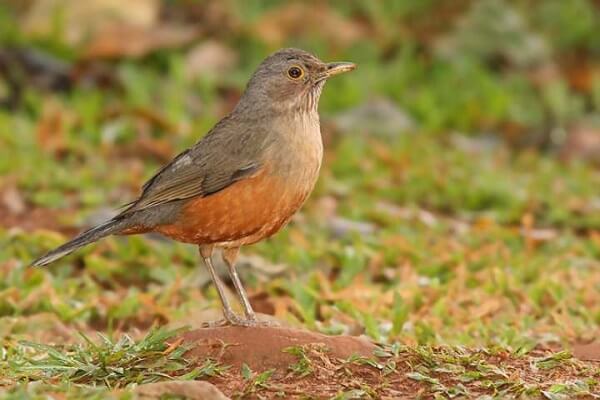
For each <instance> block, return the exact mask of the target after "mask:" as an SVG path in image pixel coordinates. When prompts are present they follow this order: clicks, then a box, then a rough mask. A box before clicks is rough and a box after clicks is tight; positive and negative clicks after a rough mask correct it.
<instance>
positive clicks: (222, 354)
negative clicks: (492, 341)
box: [179, 326, 600, 399]
mask: <svg viewBox="0 0 600 400" xmlns="http://www.w3.org/2000/svg"><path fill="white" fill-rule="evenodd" d="M181 339H183V341H184V342H185V343H187V345H189V346H192V349H191V350H190V351H189V352H188V355H187V356H192V357H197V365H198V366H199V367H201V366H202V365H205V363H206V362H207V359H211V360H213V361H214V362H216V363H217V364H216V365H218V367H219V368H220V371H221V372H219V373H216V374H213V375H210V374H209V378H208V381H209V382H210V383H212V384H214V385H215V386H216V387H218V388H219V389H220V390H221V391H222V392H223V393H225V395H227V396H230V397H231V398H245V399H246V398H250V399H254V398H260V399H270V398H286V399H299V398H331V397H333V396H344V397H340V398H372V399H399V398H416V397H419V398H423V399H433V398H438V397H440V396H441V397H443V398H446V397H456V396H459V397H463V398H474V397H477V396H480V395H484V394H487V395H492V396H500V397H503V396H505V397H506V398H508V397H510V398H515V397H519V396H520V395H522V394H525V393H526V394H527V395H528V396H530V397H529V398H543V397H542V396H543V392H544V391H547V390H549V389H550V388H551V387H554V388H556V387H559V386H560V387H562V386H564V387H565V388H567V387H568V386H569V385H571V386H572V382H576V381H583V380H586V382H588V383H587V385H589V389H588V391H587V392H586V391H585V390H584V391H579V392H564V393H561V394H565V395H573V396H578V398H593V397H592V394H593V393H597V390H598V389H599V388H600V381H598V379H599V378H600V368H599V367H600V365H599V364H598V363H593V362H592V363H589V362H587V363H586V362H582V361H580V360H577V359H575V358H573V357H571V356H570V354H569V353H568V352H558V353H556V352H552V351H542V350H539V351H534V352H532V353H530V354H529V355H526V356H515V355H511V354H509V353H507V352H492V351H490V350H485V349H479V350H476V349H473V350H469V349H464V348H451V347H439V348H430V347H410V346H399V347H396V348H395V350H392V349H393V348H391V347H386V348H385V349H384V348H382V347H379V346H377V345H375V344H374V343H372V342H370V341H368V340H366V339H363V338H359V337H351V336H326V335H323V334H320V333H315V332H308V331H304V330H298V329H292V328H287V327H257V328H244V327H232V326H226V327H218V328H204V329H197V330H194V331H191V332H188V333H186V334H184V335H183V337H182V338H180V339H179V340H181ZM201 368H202V367H201ZM204 378H206V376H204ZM556 385H558V386H556ZM565 390H566V389H565ZM569 390H570V389H569ZM577 390H579V389H577ZM503 398H504V397H503Z"/></svg>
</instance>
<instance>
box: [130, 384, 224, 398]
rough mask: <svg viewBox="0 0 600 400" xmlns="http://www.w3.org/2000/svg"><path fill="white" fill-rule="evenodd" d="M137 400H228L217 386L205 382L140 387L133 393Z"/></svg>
mask: <svg viewBox="0 0 600 400" xmlns="http://www.w3.org/2000/svg"><path fill="white" fill-rule="evenodd" d="M133 393H134V395H135V397H134V398H135V399H140V400H142V399H144V400H150V399H165V398H169V399H170V398H174V396H177V398H180V397H182V398H185V399H188V400H228V399H229V397H227V396H225V395H224V394H223V393H222V392H221V391H220V390H219V389H217V388H216V386H214V385H212V384H210V383H208V382H204V381H164V382H156V383H149V384H146V385H140V386H138V387H136V388H135V390H134V391H133Z"/></svg>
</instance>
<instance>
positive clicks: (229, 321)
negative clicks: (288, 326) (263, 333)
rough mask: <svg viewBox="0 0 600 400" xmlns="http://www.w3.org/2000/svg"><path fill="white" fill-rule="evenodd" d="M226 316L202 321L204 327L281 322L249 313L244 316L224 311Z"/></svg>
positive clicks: (272, 325) (260, 325)
mask: <svg viewBox="0 0 600 400" xmlns="http://www.w3.org/2000/svg"><path fill="white" fill-rule="evenodd" d="M223 314H224V316H225V318H223V319H220V320H218V321H206V322H203V323H202V327H203V328H220V327H224V326H244V327H250V328H256V327H277V326H281V324H280V323H279V322H277V321H273V320H263V321H260V320H258V318H256V315H248V316H246V318H242V317H240V316H238V315H236V314H235V313H233V312H231V313H228V312H226V311H225V312H224V313H223Z"/></svg>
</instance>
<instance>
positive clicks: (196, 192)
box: [122, 124, 261, 214]
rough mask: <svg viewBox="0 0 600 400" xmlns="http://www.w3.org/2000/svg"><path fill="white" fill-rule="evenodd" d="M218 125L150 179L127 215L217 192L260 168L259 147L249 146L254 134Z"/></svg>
mask: <svg viewBox="0 0 600 400" xmlns="http://www.w3.org/2000/svg"><path fill="white" fill-rule="evenodd" d="M231 129H232V128H229V127H228V126H227V124H218V125H217V126H215V128H213V130H212V131H211V132H209V134H208V135H207V136H205V137H204V138H203V139H202V140H200V141H199V142H198V143H196V144H195V145H194V146H193V147H192V148H190V149H188V150H186V151H184V152H182V153H181V154H179V155H178V156H177V157H175V159H173V161H171V162H170V163H169V164H167V165H166V166H165V167H163V168H162V169H161V170H159V171H158V172H157V173H156V174H155V175H154V176H153V177H152V178H150V179H149V180H148V181H147V182H146V184H144V186H143V189H142V194H141V195H140V197H139V198H138V199H137V200H136V201H134V202H133V203H131V204H130V205H128V207H127V208H126V209H125V210H123V212H122V213H123V214H125V213H129V212H133V211H139V210H143V209H147V208H149V207H154V206H158V205H161V204H165V203H168V202H171V201H175V200H183V199H188V198H192V197H196V196H208V195H211V194H213V193H217V192H219V191H221V190H223V189H225V188H226V187H228V186H230V185H231V184H233V183H234V182H237V181H239V180H242V179H245V178H248V177H250V176H253V175H254V173H255V172H257V171H258V170H259V169H260V166H261V164H260V162H259V157H258V155H259V151H260V149H259V148H257V146H249V145H248V144H249V142H251V141H250V140H249V139H250V137H251V135H252V132H250V131H244V132H240V131H239V130H237V131H231V132H229V131H230V130H231Z"/></svg>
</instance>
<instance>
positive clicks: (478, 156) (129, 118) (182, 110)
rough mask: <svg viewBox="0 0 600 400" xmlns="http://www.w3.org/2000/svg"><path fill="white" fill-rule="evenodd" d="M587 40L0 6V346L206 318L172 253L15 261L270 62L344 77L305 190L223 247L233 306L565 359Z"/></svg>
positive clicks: (569, 16) (276, 13) (502, 25)
mask: <svg viewBox="0 0 600 400" xmlns="http://www.w3.org/2000/svg"><path fill="white" fill-rule="evenodd" d="M599 32H600V2H599V1H597V0H570V1H563V0H545V1H530V0H514V1H508V0H506V1H503V0H478V1H473V0H453V1H449V0H448V1H441V0H440V1H435V0H403V1H392V0H389V1H368V2H364V1H331V2H326V1H306V2H287V1H260V2H249V1H242V0H228V1H191V0H189V1H185V0H162V1H161V0H130V1H127V2H125V1H117V0H87V1H79V0H26V1H24V0H14V1H11V0H8V1H6V0H5V1H3V2H2V3H1V4H0V277H2V279H0V337H3V335H9V334H12V335H14V334H17V333H18V334H20V335H22V336H23V337H27V338H29V339H32V340H36V339H37V340H43V341H46V342H47V341H57V340H59V341H60V340H65V341H68V340H70V338H71V334H72V332H74V331H75V330H83V331H86V330H89V331H96V330H101V331H118V330H122V331H130V332H131V331H134V330H135V329H139V330H144V329H147V328H148V327H149V326H150V325H151V324H152V323H154V322H156V321H159V322H161V323H175V322H176V321H178V320H186V321H189V320H190V318H191V317H190V316H193V318H200V319H201V318H203V317H201V316H200V315H203V314H202V313H203V312H204V311H205V310H207V309H209V308H210V307H216V306H217V305H218V300H217V297H216V293H215V291H214V288H213V287H211V286H210V285H207V283H208V277H207V276H206V274H205V272H204V271H203V269H202V268H199V267H198V259H197V255H196V251H195V249H194V248H192V247H191V246H186V245H182V244H176V243H172V242H168V241H162V240H160V239H157V238H156V237H131V238H116V239H115V238H113V239H109V240H105V241H103V242H102V243H100V244H98V245H95V246H91V247H89V248H87V249H85V250H83V251H79V252H78V253H77V254H75V255H72V256H70V257H68V258H66V259H64V260H61V261H60V262H58V263H56V264H55V265H52V266H50V267H49V268H47V269H45V270H28V269H26V268H25V265H26V264H27V262H28V261H30V260H31V259H32V258H33V257H35V256H37V255H39V254H40V253H42V252H44V251H46V250H48V249H50V248H51V247H53V246H56V245H58V244H60V243H61V242H62V241H63V240H65V239H66V238H67V237H68V236H70V235H72V234H74V233H76V232H78V231H79V230H80V229H83V228H85V227H88V226H90V225H91V224H94V223H97V222H100V221H102V220H103V219H105V218H107V217H109V216H110V215H112V214H113V213H114V212H115V210H116V209H117V207H118V206H119V205H121V204H124V203H126V202H128V201H130V200H131V199H133V198H134V197H135V196H136V195H137V193H138V190H139V188H140V186H141V185H142V184H143V182H144V181H145V180H146V179H147V178H149V177H150V176H151V174H152V172H153V171H155V170H156V168H158V167H159V166H160V165H162V164H164V163H165V162H167V161H168V160H170V159H171V157H173V156H174V155H175V154H177V153H178V152H179V151H181V150H183V149H184V148H186V147H187V146H189V145H191V144H192V143H194V142H195V141H197V140H198V139H199V138H200V137H201V136H202V135H203V134H204V133H206V132H207V130H208V129H210V127H211V126H212V125H213V124H214V123H215V122H216V121H218V120H219V119H220V118H221V117H223V116H224V115H225V114H227V113H228V112H229V111H230V110H231V109H232V107H233V106H234V105H235V103H236V101H237V100H238V98H239V96H240V94H241V92H242V91H243V88H244V85H245V83H246V81H247V80H248V78H249V76H250V74H251V73H252V71H253V70H254V68H255V67H256V66H257V65H258V63H259V62H260V61H261V60H262V59H263V58H264V57H266V56H267V55H268V54H270V53H271V52H273V51H275V50H277V49H279V48H281V47H288V46H294V47H300V48H303V49H305V50H308V51H310V52H313V53H314V54H316V55H317V56H318V57H320V58H321V59H323V60H325V61H334V60H335V61H342V60H343V61H352V62H355V63H357V64H358V65H359V68H358V69H357V70H356V71H354V72H353V73H352V74H348V75H344V76H342V77H340V78H337V79H334V80H331V81H330V82H329V83H328V84H327V86H326V88H325V90H324V93H323V96H322V98H321V106H320V111H321V116H322V130H323V136H324V141H325V146H326V154H325V160H324V166H323V170H322V173H321V178H320V181H319V183H318V187H317V189H316V191H315V193H314V194H313V196H312V197H311V199H310V200H309V202H308V203H307V205H306V206H305V208H304V209H303V211H302V213H300V214H299V215H298V216H297V217H296V218H295V219H294V220H293V221H292V223H291V224H290V226H289V227H288V228H286V229H285V230H284V231H283V232H281V233H280V234H278V235H277V236H275V237H274V238H273V239H271V240H269V241H267V242H265V243H261V244H258V245H256V246H252V247H250V248H247V249H245V250H244V258H243V260H242V263H244V264H245V265H249V266H251V267H252V268H243V275H244V279H245V280H246V281H247V282H248V286H249V288H250V293H251V295H252V300H253V304H254V305H255V308H257V309H258V310H259V311H260V312H263V313H266V314H271V315H274V316H275V317H277V318H279V319H282V320H285V321H288V322H289V323H291V324H295V325H302V326H307V327H309V328H311V329H318V330H321V331H324V332H330V333H342V332H347V333H361V332H366V333H367V334H368V335H370V336H372V337H374V338H377V339H379V340H396V339H400V340H403V341H404V342H407V343H460V344H469V345H473V344H477V345H490V344H498V345H502V346H509V347H512V348H513V349H525V350H527V349H530V348H533V347H535V346H536V345H538V344H539V343H550V342H552V343H554V342H559V343H580V342H589V341H590V340H592V339H593V338H594V337H597V335H598V326H599V324H600V301H599V300H600V298H599V293H600V270H599V268H600V172H599V170H598V168H599V166H600V40H599V38H598V33H599ZM290 282H296V283H297V282H300V283H301V284H294V285H291V284H290ZM40 326H44V327H46V329H44V330H40V329H39V328H40ZM44 335H46V336H44ZM57 338H62V339H57Z"/></svg>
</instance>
